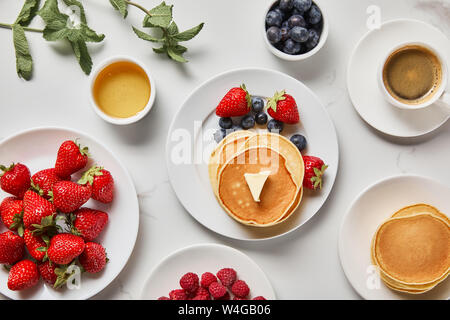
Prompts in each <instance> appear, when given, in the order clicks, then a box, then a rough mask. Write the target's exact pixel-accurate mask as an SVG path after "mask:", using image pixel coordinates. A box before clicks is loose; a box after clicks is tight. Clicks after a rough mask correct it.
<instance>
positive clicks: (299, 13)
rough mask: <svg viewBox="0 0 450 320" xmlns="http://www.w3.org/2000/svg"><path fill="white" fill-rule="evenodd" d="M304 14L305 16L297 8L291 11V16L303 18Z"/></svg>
mask: <svg viewBox="0 0 450 320" xmlns="http://www.w3.org/2000/svg"><path fill="white" fill-rule="evenodd" d="M303 14H304V12H301V11H299V10H298V9H296V8H295V7H294V9H292V11H291V16H295V15H299V16H301V15H303Z"/></svg>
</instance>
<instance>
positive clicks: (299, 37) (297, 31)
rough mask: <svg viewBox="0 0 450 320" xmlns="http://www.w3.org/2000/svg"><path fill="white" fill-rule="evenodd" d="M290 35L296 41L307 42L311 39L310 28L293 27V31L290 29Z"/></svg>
mask: <svg viewBox="0 0 450 320" xmlns="http://www.w3.org/2000/svg"><path fill="white" fill-rule="evenodd" d="M289 37H291V39H292V40H294V41H295V42H300V43H303V42H306V41H308V39H309V33H308V30H307V29H305V28H302V27H293V28H292V29H291V31H289Z"/></svg>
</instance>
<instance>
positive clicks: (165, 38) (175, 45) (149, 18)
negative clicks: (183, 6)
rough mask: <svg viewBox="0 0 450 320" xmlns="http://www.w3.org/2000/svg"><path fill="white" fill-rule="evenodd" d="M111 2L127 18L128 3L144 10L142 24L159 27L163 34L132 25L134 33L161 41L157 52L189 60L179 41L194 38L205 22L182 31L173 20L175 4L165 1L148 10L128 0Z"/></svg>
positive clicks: (143, 37) (175, 58)
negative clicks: (154, 34)
mask: <svg viewBox="0 0 450 320" xmlns="http://www.w3.org/2000/svg"><path fill="white" fill-rule="evenodd" d="M110 3H111V5H112V6H113V7H114V9H116V10H118V11H119V13H120V14H121V15H122V17H123V18H126V16H127V14H128V5H132V6H135V7H137V8H139V9H141V10H142V11H144V12H145V13H146V15H145V17H144V20H143V22H142V26H143V27H144V28H154V29H159V30H160V31H161V36H160V37H156V36H153V35H151V34H148V33H146V32H144V31H141V30H139V29H137V28H135V27H132V28H133V31H134V33H135V34H136V35H137V36H138V37H139V38H140V39H142V40H145V41H150V42H154V43H159V44H160V45H161V46H160V47H156V48H153V51H154V52H155V53H158V54H166V55H167V56H169V57H170V58H171V59H172V60H174V61H177V62H181V63H184V62H187V60H186V59H185V58H184V57H183V54H184V53H185V52H186V51H187V48H186V47H184V46H182V45H180V44H179V42H184V41H189V40H191V39H192V38H194V37H195V36H196V35H197V34H198V33H199V32H200V31H201V30H202V28H203V26H204V23H200V24H199V25H198V26H195V27H193V28H191V29H188V30H186V31H183V32H180V31H179V29H178V26H177V24H176V23H175V21H174V20H173V15H172V10H173V6H172V5H167V4H166V3H165V2H162V3H161V4H160V5H158V6H156V7H154V8H153V9H151V10H147V9H145V8H144V7H142V6H141V5H139V4H137V3H134V2H131V1H128V0H110Z"/></svg>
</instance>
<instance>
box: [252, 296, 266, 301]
mask: <svg viewBox="0 0 450 320" xmlns="http://www.w3.org/2000/svg"><path fill="white" fill-rule="evenodd" d="M252 300H266V298H264V297H263V296H257V297H254V298H253V299H252Z"/></svg>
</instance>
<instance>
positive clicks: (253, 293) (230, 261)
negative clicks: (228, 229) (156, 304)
mask: <svg viewBox="0 0 450 320" xmlns="http://www.w3.org/2000/svg"><path fill="white" fill-rule="evenodd" d="M222 268H233V269H235V270H236V272H237V276H238V279H241V280H244V281H245V282H246V283H247V284H248V286H249V287H250V298H254V297H257V296H263V297H264V298H266V299H267V300H275V299H276V297H275V292H274V291H273V288H272V285H271V284H270V282H269V279H267V276H266V275H265V274H264V272H263V271H262V270H261V268H260V267H259V266H258V265H257V264H256V263H255V262H254V261H253V260H252V259H250V258H249V257H248V256H247V255H245V254H244V253H242V252H240V251H238V250H236V249H233V248H230V247H227V246H223V245H219V244H198V245H193V246H189V247H186V248H183V249H180V250H177V251H175V252H174V253H172V254H171V255H169V256H168V257H166V258H165V259H164V260H163V261H161V262H160V263H159V264H158V265H157V266H156V268H155V269H153V271H152V273H151V274H150V276H149V277H148V279H147V281H146V282H145V285H144V288H143V290H142V294H141V299H146V300H155V299H158V298H159V297H161V296H166V297H168V296H169V292H170V291H172V290H174V289H180V283H179V281H180V278H181V277H182V276H183V275H184V274H186V273H188V272H194V273H196V274H197V275H198V276H199V278H200V277H201V275H202V274H203V273H204V272H212V273H213V274H216V273H217V271H219V270H220V269H222Z"/></svg>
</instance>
